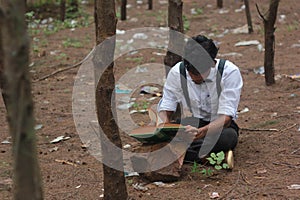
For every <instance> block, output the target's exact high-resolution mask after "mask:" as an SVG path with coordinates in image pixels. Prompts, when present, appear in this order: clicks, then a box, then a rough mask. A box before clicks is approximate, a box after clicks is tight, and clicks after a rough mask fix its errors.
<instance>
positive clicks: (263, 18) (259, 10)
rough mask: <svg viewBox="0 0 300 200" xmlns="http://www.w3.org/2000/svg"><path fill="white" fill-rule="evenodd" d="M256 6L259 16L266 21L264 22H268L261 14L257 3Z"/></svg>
mask: <svg viewBox="0 0 300 200" xmlns="http://www.w3.org/2000/svg"><path fill="white" fill-rule="evenodd" d="M255 6H256V10H257V12H258V14H259V16H260V17H261V18H262V19H263V20H264V21H267V20H266V19H265V16H264V15H263V14H262V13H261V12H260V10H259V7H258V5H257V3H256V4H255Z"/></svg>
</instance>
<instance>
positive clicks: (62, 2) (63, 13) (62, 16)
mask: <svg viewBox="0 0 300 200" xmlns="http://www.w3.org/2000/svg"><path fill="white" fill-rule="evenodd" d="M65 17H66V0H60V20H61V21H62V22H63V21H65Z"/></svg>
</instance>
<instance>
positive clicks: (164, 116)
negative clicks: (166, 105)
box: [158, 110, 174, 124]
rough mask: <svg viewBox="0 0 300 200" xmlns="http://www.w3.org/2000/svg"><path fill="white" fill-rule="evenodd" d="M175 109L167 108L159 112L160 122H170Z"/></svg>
mask: <svg viewBox="0 0 300 200" xmlns="http://www.w3.org/2000/svg"><path fill="white" fill-rule="evenodd" d="M173 113H174V112H173V111H167V110H162V111H160V112H159V113H158V117H159V118H160V119H159V124H162V123H163V124H166V123H170V118H171V115H172V114H173Z"/></svg>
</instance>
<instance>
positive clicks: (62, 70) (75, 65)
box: [32, 48, 95, 83]
mask: <svg viewBox="0 0 300 200" xmlns="http://www.w3.org/2000/svg"><path fill="white" fill-rule="evenodd" d="M94 50H95V48H94V49H93V50H92V51H91V52H90V53H89V54H88V55H87V56H86V57H85V58H84V59H83V60H81V61H80V62H78V63H76V64H74V65H72V66H68V67H65V68H61V69H58V70H56V71H54V72H52V73H50V74H47V75H45V76H43V77H41V78H38V79H35V80H33V81H32V82H33V83H36V82H39V81H42V80H45V79H47V78H49V77H51V76H54V75H56V74H58V73H61V72H64V71H67V70H69V69H73V68H76V67H78V66H79V65H81V64H82V63H84V62H85V61H86V60H87V59H88V58H89V56H90V55H91V54H92V53H93V52H94Z"/></svg>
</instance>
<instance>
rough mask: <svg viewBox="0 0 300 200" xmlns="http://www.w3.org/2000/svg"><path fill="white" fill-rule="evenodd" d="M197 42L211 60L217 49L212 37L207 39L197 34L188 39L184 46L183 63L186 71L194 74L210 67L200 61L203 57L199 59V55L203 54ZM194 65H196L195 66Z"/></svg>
mask: <svg viewBox="0 0 300 200" xmlns="http://www.w3.org/2000/svg"><path fill="white" fill-rule="evenodd" d="M199 44H200V45H201V47H202V48H203V49H204V50H205V51H206V52H207V53H208V54H209V55H210V57H211V58H212V60H214V59H215V58H216V56H217V53H218V50H219V49H218V48H217V47H216V45H215V44H214V42H213V40H212V39H208V38H207V37H205V36H203V35H197V36H194V37H192V39H189V40H188V41H187V43H186V45H185V48H184V65H185V67H186V69H187V70H188V71H191V72H192V73H194V74H197V73H203V72H206V71H207V70H208V69H209V68H210V67H212V66H206V65H204V64H203V63H202V60H203V59H201V56H204V55H203V51H202V49H200V48H201V47H200V46H199ZM191 63H193V64H191ZM194 65H196V67H195V66H194Z"/></svg>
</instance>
